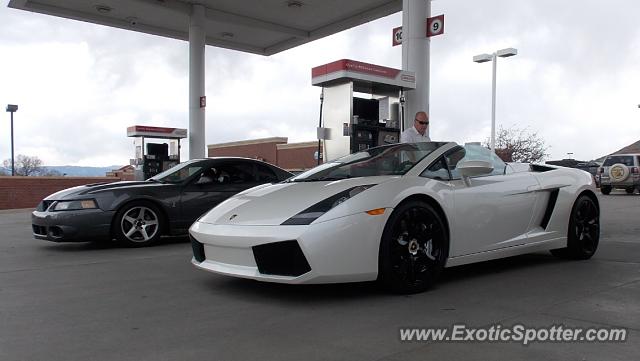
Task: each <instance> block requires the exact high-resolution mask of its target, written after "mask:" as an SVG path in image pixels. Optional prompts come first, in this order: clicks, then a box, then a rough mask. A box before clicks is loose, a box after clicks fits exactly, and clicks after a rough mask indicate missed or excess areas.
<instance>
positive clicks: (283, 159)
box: [207, 137, 322, 171]
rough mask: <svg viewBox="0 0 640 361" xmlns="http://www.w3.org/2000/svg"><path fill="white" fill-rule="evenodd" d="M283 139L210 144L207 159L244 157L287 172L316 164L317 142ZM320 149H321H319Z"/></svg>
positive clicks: (304, 168)
mask: <svg viewBox="0 0 640 361" xmlns="http://www.w3.org/2000/svg"><path fill="white" fill-rule="evenodd" d="M287 142H288V139H287V138H284V137H273V138H263V139H251V140H243V141H239V142H229V143H219V144H210V145H208V146H207V155H208V156H209V157H245V158H253V159H259V160H262V161H264V162H267V163H271V164H274V165H277V166H278V167H280V168H283V169H286V170H289V171H302V170H306V169H309V168H313V167H315V166H316V165H317V164H318V161H317V160H316V159H315V153H316V152H317V151H318V142H317V141H315V142H304V143H287ZM320 149H322V148H320Z"/></svg>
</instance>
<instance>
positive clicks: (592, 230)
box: [551, 195, 600, 259]
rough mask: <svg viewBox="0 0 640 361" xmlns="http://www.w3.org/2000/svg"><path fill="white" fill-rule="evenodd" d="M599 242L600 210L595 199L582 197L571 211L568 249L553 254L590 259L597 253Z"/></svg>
mask: <svg viewBox="0 0 640 361" xmlns="http://www.w3.org/2000/svg"><path fill="white" fill-rule="evenodd" d="M599 241H600V210H599V209H598V206H597V205H596V203H595V202H594V201H593V199H591V198H590V197H588V196H586V195H582V196H580V197H579V198H578V199H577V200H576V202H575V203H574V205H573V209H572V210H571V217H570V219H569V232H568V234H567V247H566V248H561V249H554V250H552V251H551V253H553V254H554V255H556V256H559V257H564V258H571V259H589V258H591V257H592V256H593V255H594V254H595V253H596V250H597V249H598V243H599Z"/></svg>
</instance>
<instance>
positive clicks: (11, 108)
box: [7, 104, 18, 176]
mask: <svg viewBox="0 0 640 361" xmlns="http://www.w3.org/2000/svg"><path fill="white" fill-rule="evenodd" d="M17 111H18V106H17V105H15V104H7V112H9V113H11V176H15V175H16V166H15V163H14V159H15V158H14V157H13V113H15V112H17Z"/></svg>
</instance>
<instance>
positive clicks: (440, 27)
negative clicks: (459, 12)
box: [427, 14, 444, 37]
mask: <svg viewBox="0 0 640 361" xmlns="http://www.w3.org/2000/svg"><path fill="white" fill-rule="evenodd" d="M442 33H444V14H443V15H438V16H434V17H432V18H428V19H427V37H432V36H436V35H440V34H442Z"/></svg>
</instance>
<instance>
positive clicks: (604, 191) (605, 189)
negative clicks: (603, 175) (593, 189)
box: [600, 186, 611, 196]
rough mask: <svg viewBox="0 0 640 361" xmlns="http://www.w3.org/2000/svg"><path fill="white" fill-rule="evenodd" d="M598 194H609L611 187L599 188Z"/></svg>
mask: <svg viewBox="0 0 640 361" xmlns="http://www.w3.org/2000/svg"><path fill="white" fill-rule="evenodd" d="M600 192H602V194H604V195H605V196H606V195H608V194H609V193H611V186H600Z"/></svg>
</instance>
